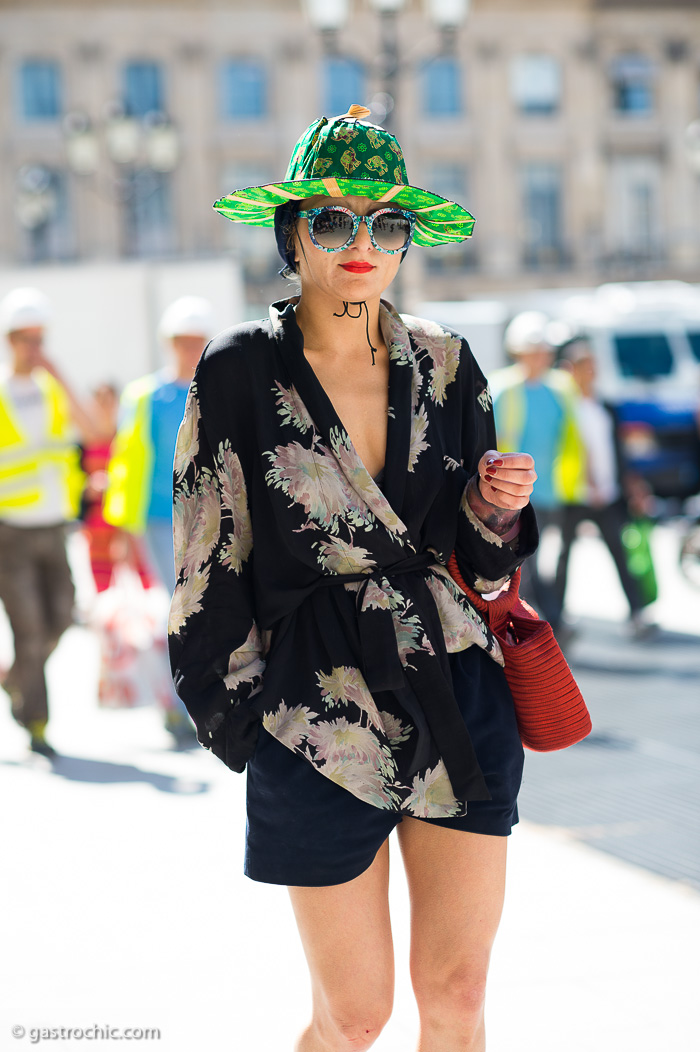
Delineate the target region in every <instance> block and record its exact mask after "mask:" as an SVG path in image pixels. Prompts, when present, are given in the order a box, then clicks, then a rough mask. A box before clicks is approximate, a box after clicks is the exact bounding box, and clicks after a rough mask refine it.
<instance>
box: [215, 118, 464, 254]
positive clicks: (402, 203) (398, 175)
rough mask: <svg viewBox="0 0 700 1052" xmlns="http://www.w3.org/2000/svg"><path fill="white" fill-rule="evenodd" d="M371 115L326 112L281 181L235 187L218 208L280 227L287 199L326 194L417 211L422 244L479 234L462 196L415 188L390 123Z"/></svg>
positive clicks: (229, 216) (416, 235) (233, 216)
mask: <svg viewBox="0 0 700 1052" xmlns="http://www.w3.org/2000/svg"><path fill="white" fill-rule="evenodd" d="M369 115H370V110H368V109H366V108H365V107H364V106H357V105H354V106H351V107H350V109H349V110H348V112H347V113H343V114H342V115H341V116H340V117H331V118H330V119H329V118H328V117H319V119H318V120H317V121H314V123H313V124H312V125H310V126H309V127H308V128H307V129H306V131H305V132H304V134H303V135H302V137H301V138H300V139H299V141H298V142H297V144H296V146H295V147H294V150H293V151H292V157H291V160H290V162H289V167H288V168H287V173H286V175H285V177H284V179H283V180H282V181H281V182H279V183H269V184H267V185H265V186H247V187H245V188H244V189H242V190H234V191H232V193H230V194H227V195H226V197H222V198H221V199H220V200H219V201H216V202H215V204H214V208H215V209H216V210H217V212H221V214H222V215H224V216H226V218H227V219H231V220H232V221H233V222H234V223H249V224H250V225H251V226H273V225H274V217H275V209H276V208H277V207H278V205H283V204H285V203H286V202H287V201H301V200H304V199H305V198H307V197H315V196H317V195H319V194H324V195H326V196H327V197H348V196H357V197H371V198H372V200H373V201H377V202H382V203H384V202H385V203H386V204H387V205H388V204H389V202H391V204H393V205H396V206H397V207H399V208H405V209H407V210H409V211H411V212H415V214H416V225H415V232H414V236H413V240H414V241H415V243H416V244H417V245H445V244H448V243H450V242H456V241H464V240H466V238H468V237H471V234H472V230H473V229H474V217H473V216H472V215H470V214H469V212H467V210H466V209H465V208H462V206H461V205H458V204H456V203H455V202H454V201H448V200H447V199H446V198H444V197H440V196H439V194H432V193H430V192H429V191H428V190H421V189H420V188H419V187H417V186H411V184H410V183H409V181H408V176H407V174H406V164H405V162H404V158H403V151H402V149H401V147H400V146H399V144H398V142H397V141H396V139H395V137H394V136H393V135H390V134H389V132H388V131H385V130H384V128H380V127H379V126H378V125H376V124H368V123H367V122H366V121H365V120H363V118H364V117H369Z"/></svg>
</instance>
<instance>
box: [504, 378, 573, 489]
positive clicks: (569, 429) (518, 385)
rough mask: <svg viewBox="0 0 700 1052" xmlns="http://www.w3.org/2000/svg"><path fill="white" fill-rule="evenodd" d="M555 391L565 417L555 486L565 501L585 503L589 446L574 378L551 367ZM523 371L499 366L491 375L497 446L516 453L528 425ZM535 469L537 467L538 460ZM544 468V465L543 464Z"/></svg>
mask: <svg viewBox="0 0 700 1052" xmlns="http://www.w3.org/2000/svg"><path fill="white" fill-rule="evenodd" d="M543 382H544V383H546V385H547V386H548V387H549V388H550V389H551V390H552V391H553V392H554V394H555V395H556V397H557V398H558V400H559V404H560V405H561V407H562V410H563V413H564V417H563V422H562V428H561V431H560V433H559V437H558V442H557V448H556V453H555V457H554V461H553V463H552V488H553V490H554V493H555V495H556V497H557V498H558V500H559V501H560V502H561V503H562V504H577V503H582V502H583V501H584V499H585V494H586V448H585V446H584V443H583V439H582V438H581V433H580V431H579V428H578V424H577V423H576V415H575V412H574V402H573V399H574V392H573V390H572V387H571V383H572V381H571V380H570V379H569V377H568V376H565V375H564V374H563V373H562V374H561V375H558V374H557V371H556V370H550V372H549V373H548V374H547V376H546V378H545V380H544V381H543ZM523 384H524V374H523V372H522V370H521V368H520V367H519V366H518V365H513V366H510V367H509V368H507V369H502V370H499V372H497V373H495V374H494V375H493V376H492V377H490V379H489V386H490V387H491V389H492V393H493V400H494V412H495V413H496V429H497V432H498V448H499V449H500V450H501V451H502V452H503V453H515V452H518V451H519V450H520V448H521V446H520V443H521V441H522V436H523V431H524V428H525V391H524V388H523ZM535 470H536V471H537V470H538V467H537V464H535ZM540 470H541V467H540Z"/></svg>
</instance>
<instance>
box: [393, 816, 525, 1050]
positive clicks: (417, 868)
mask: <svg viewBox="0 0 700 1052" xmlns="http://www.w3.org/2000/svg"><path fill="white" fill-rule="evenodd" d="M506 840H507V838H506V837H497V836H481V835H478V834H476V833H465V832H462V831H461V830H457V829H447V828H446V827H444V826H437V825H431V824H429V823H428V822H421V821H419V820H418V819H416V818H406V819H404V820H403V821H402V822H401V825H400V826H399V841H400V844H401V852H402V854H403V860H404V865H405V867H406V875H407V878H408V884H409V890H410V896H411V978H412V981H413V989H414V992H415V995H416V1001H417V1003H418V1011H419V1013H420V1022H421V1030H420V1040H419V1043H418V1052H484V1049H485V1048H486V1037H485V1031H484V996H485V992H486V976H487V973H488V966H489V958H490V954H491V947H492V945H493V940H494V938H495V936H496V931H497V929H498V924H499V921H500V918H501V911H502V908H503V895H504V888H505V863H506V846H507V845H506Z"/></svg>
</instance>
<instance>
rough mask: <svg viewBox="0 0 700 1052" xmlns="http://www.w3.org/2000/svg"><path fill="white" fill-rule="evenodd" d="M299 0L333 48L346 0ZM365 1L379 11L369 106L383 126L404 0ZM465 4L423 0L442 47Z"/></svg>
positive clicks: (391, 105)
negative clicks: (376, 78)
mask: <svg viewBox="0 0 700 1052" xmlns="http://www.w3.org/2000/svg"><path fill="white" fill-rule="evenodd" d="M302 2H303V6H304V10H305V12H306V15H307V17H308V19H309V21H310V22H311V24H312V25H313V26H314V27H315V28H316V29H318V30H319V31H321V32H322V33H323V34H324V37H325V41H326V46H327V47H329V48H335V46H336V39H337V35H338V33H339V32H340V30H341V29H342V28H343V26H344V25H345V23H346V21H347V19H348V17H349V13H350V3H349V0H302ZM369 3H370V6H371V7H372V8H373V9H374V10H375V11H376V12H377V14H378V15H379V18H380V24H381V55H380V60H379V72H380V79H381V90H380V91H379V92H378V93H377V94H376V95H375V96H374V97H373V98H372V100H371V102H370V108H371V110H372V114H373V117H374V119H375V120H376V121H377V122H378V123H379V124H384V125H385V126H386V125H387V122H388V121H389V120H390V119H391V113H392V111H394V110H395V109H396V98H397V95H398V92H399V76H400V73H401V70H402V66H403V63H402V61H401V58H400V55H399V46H398V18H399V15H400V13H401V12H402V11H403V9H404V7H405V3H406V0H369ZM469 5H470V0H425V6H426V10H427V12H428V14H429V16H430V19H431V21H432V22H433V24H434V25H435V26H436V27H437V28H438V29H439V30H440V31H441V32H442V34H443V45H442V47H443V50H448V49H449V48H450V47H451V46H452V43H453V38H454V34H455V31H456V30H457V29H458V28H459V26H460V25H461V24H462V23H463V22H464V20H465V19H466V17H467V15H468V13H469ZM356 101H360V100H356Z"/></svg>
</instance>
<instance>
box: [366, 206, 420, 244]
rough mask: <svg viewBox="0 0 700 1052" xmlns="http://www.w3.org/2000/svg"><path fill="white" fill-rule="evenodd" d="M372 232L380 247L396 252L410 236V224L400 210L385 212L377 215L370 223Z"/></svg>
mask: <svg viewBox="0 0 700 1052" xmlns="http://www.w3.org/2000/svg"><path fill="white" fill-rule="evenodd" d="M372 232H373V234H374V240H375V241H376V242H377V244H378V245H379V247H380V248H384V249H386V250H387V251H388V252H396V251H398V250H399V249H401V248H405V247H406V245H407V243H408V239H409V238H410V236H411V224H410V222H409V220H408V219H407V218H406V216H404V215H401V213H400V212H386V213H385V214H384V215H381V216H377V218H376V219H375V221H374V223H373V225H372Z"/></svg>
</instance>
